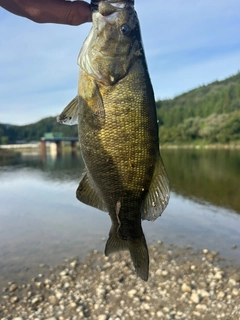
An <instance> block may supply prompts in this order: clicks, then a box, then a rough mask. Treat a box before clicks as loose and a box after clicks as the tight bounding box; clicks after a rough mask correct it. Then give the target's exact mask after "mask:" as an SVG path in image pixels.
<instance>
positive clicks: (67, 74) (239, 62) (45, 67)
mask: <svg viewBox="0 0 240 320" xmlns="http://www.w3.org/2000/svg"><path fill="white" fill-rule="evenodd" d="M135 3H136V5H135V8H136V11H137V12H138V16H139V20H140V24H141V30H142V37H143V43H144V48H145V53H146V57H147V61H148V67H149V72H150V76H151V79H152V83H153V87H154V91H155V97H156V99H164V98H172V97H174V96H176V95H178V94H181V93H183V92H186V91H188V90H190V89H193V88H195V87H198V86H199V85H202V84H208V83H210V82H212V81H215V80H216V79H218V80H222V79H224V78H226V77H228V76H230V75H232V74H235V73H237V72H238V71H239V70H240V1H239V0H211V1H209V0H195V1H193V0H171V1H157V0H148V1H146V0H135ZM90 26H91V24H90V23H88V24H85V25H81V26H78V27H71V26H62V25H54V24H44V25H43V24H42V25H40V24H36V23H34V22H32V21H29V20H27V19H25V18H21V17H17V16H14V15H12V14H10V13H8V12H7V11H5V10H4V9H2V8H0V122H1V123H12V124H28V123H31V122H35V121H38V120H40V119H41V118H44V117H48V116H55V115H57V114H58V113H59V112H61V111H62V109H63V108H64V107H65V105H66V104H67V103H68V102H69V101H70V100H71V99H72V98H73V97H74V96H75V95H76V91H77V79H78V72H79V69H78V65H77V56H78V53H79V51H80V48H81V46H82V43H83V41H84V39H85V38H86V36H87V34H88V30H89V29H90Z"/></svg>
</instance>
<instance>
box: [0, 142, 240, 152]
mask: <svg viewBox="0 0 240 320" xmlns="http://www.w3.org/2000/svg"><path fill="white" fill-rule="evenodd" d="M39 147H40V144H39V143H24V144H6V145H0V150H1V149H2V150H15V149H17V150H18V151H21V149H33V148H39ZM160 149H240V143H239V144H206V145H201V144H196V145H194V144H161V143H160Z"/></svg>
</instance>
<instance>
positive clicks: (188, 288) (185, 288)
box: [181, 283, 192, 292]
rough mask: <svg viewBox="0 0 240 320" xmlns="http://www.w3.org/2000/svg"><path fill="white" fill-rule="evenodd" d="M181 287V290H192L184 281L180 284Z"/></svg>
mask: <svg viewBox="0 0 240 320" xmlns="http://www.w3.org/2000/svg"><path fill="white" fill-rule="evenodd" d="M181 289H182V292H191V291H192V289H191V287H190V286H188V285H187V284H186V283H183V284H182V287H181Z"/></svg>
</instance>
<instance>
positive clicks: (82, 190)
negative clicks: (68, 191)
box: [76, 173, 107, 212]
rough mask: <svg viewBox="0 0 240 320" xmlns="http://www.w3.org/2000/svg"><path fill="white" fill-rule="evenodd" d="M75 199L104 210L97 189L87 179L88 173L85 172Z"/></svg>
mask: <svg viewBox="0 0 240 320" xmlns="http://www.w3.org/2000/svg"><path fill="white" fill-rule="evenodd" d="M76 196H77V199H78V200H79V201H81V202H83V203H85V204H87V205H89V206H91V207H94V208H97V209H99V210H102V211H106V212H107V209H106V206H105V203H104V202H103V200H102V199H101V198H100V197H99V195H98V193H97V191H96V190H95V188H94V187H93V185H92V183H91V182H90V180H89V177H88V174H87V173H85V174H84V176H83V178H82V180H81V181H80V183H79V186H78V188H77V191H76Z"/></svg>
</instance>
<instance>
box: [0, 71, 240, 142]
mask: <svg viewBox="0 0 240 320" xmlns="http://www.w3.org/2000/svg"><path fill="white" fill-rule="evenodd" d="M156 107H157V116H158V121H159V133H160V142H161V143H162V144H181V143H182V144H188V143H191V144H192V143H196V144H201V143H232V142H233V143H237V142H240V72H238V73H237V74H236V75H234V76H231V77H229V78H227V79H225V80H223V81H215V82H213V83H211V84H209V85H203V86H200V87H199V88H196V89H194V90H191V91H189V92H187V93H183V94H181V95H179V96H177V97H175V98H173V99H167V100H159V101H157V102H156ZM77 131H78V130H77V126H65V125H61V124H59V123H57V122H56V117H48V118H45V119H42V120H40V121H38V122H36V123H33V124H29V125H25V126H15V125H7V124H0V144H6V143H15V142H16V141H26V142H30V141H38V140H39V139H40V138H41V137H42V136H43V135H44V133H46V132H62V133H63V136H65V137H77V136H78V132H77Z"/></svg>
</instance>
